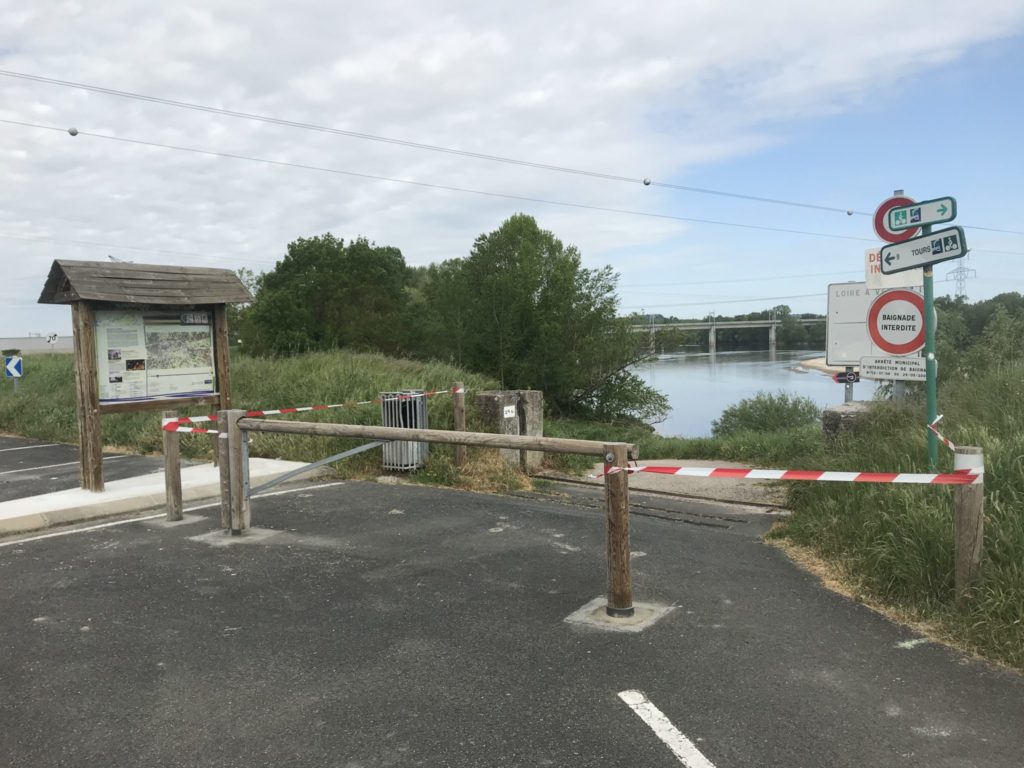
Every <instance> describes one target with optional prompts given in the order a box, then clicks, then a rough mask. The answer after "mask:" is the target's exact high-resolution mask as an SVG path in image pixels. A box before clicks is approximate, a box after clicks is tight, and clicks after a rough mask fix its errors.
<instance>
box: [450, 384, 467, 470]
mask: <svg viewBox="0 0 1024 768" xmlns="http://www.w3.org/2000/svg"><path fill="white" fill-rule="evenodd" d="M452 413H453V414H454V418H453V422H454V423H453V425H452V426H453V427H454V428H455V431H456V432H465V431H466V388H465V387H464V386H463V385H462V382H461V381H456V382H455V386H454V387H453V388H452ZM465 465H466V446H464V445H456V446H455V466H456V467H463V466H465Z"/></svg>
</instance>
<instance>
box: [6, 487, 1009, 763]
mask: <svg viewBox="0 0 1024 768" xmlns="http://www.w3.org/2000/svg"><path fill="white" fill-rule="evenodd" d="M638 501H641V500H640V499H638ZM642 501H643V502H644V506H642V507H641V506H639V505H638V507H637V512H638V513H639V514H636V515H635V516H634V518H633V541H632V549H633V551H634V553H635V554H634V560H633V563H634V582H635V592H636V597H637V599H640V600H647V601H657V602H662V603H666V604H673V605H675V606H676V608H675V610H674V611H672V612H671V613H670V614H669V615H668V616H667V617H666V618H664V619H662V620H661V622H659V623H658V624H656V625H655V626H654V627H652V628H651V629H649V630H647V631H646V632H644V633H642V634H637V635H628V634H616V633H608V632H601V631H598V630H594V629H589V628H584V627H578V626H572V625H569V624H566V623H565V622H564V618H565V617H566V616H567V615H568V614H570V613H571V612H572V611H574V610H576V609H577V608H579V607H580V606H582V605H583V604H584V603H586V602H588V601H590V600H592V599H593V598H595V597H597V596H599V595H601V594H602V593H603V591H604V586H605V560H604V558H605V542H604V532H603V517H602V515H601V513H600V511H599V509H594V508H590V507H589V506H588V505H593V504H594V499H593V497H588V496H587V493H586V492H585V491H577V492H574V494H573V495H572V496H570V497H566V498H564V499H561V500H560V501H558V502H552V501H549V500H545V499H542V498H537V497H516V498H502V497H495V496H485V495H478V494H471V493H463V492H457V491H446V490H436V489H430V488H422V487H415V486H397V487H396V486H385V485H377V484H373V483H345V484H340V485H334V486H330V487H318V488H302V489H298V490H296V491H293V492H290V493H286V494H283V495H278V496H273V497H268V498H264V499H257V500H256V501H255V502H254V505H253V515H254V521H255V523H256V524H257V525H259V526H261V527H264V528H269V529H272V530H273V531H276V533H272V535H270V536H268V537H265V538H258V539H257V538H255V537H253V538H252V539H250V540H249V541H248V543H246V542H242V543H230V544H228V545H225V542H226V541H231V537H225V536H223V535H222V534H220V533H219V532H214V529H215V527H216V522H215V515H216V510H214V509H211V510H207V511H206V512H204V514H205V515H206V516H205V517H202V518H200V519H196V520H193V521H192V522H187V523H185V524H183V525H176V526H173V527H166V526H164V525H162V524H160V523H159V522H158V521H146V522H132V523H128V524H120V525H115V526H111V527H104V528H98V529H94V530H87V531H82V532H77V533H72V534H69V535H58V536H51V537H50V538H44V539H37V540H28V541H25V540H22V541H18V542H15V543H13V544H8V545H4V546H0V691H2V695H0V764H2V765H10V766H18V767H19V768H32V767H33V766H39V767H40V768H42V766H47V767H48V768H49V767H50V766H86V765H90V766H91V765H103V766H110V767H116V766H125V767H126V768H127V767H128V766H132V768H134V767H135V766H140V765H145V766H182V765H189V766H221V767H228V766H245V767H246V768H251V767H252V766H255V765H268V766H271V765H272V766H279V765H280V766H284V765H287V766H297V767H301V768H305V767H306V766H343V767H345V768H359V767H367V768H368V767H370V766H374V767H376V766H416V765H423V766H545V765H547V766H651V767H652V768H670V767H672V766H676V767H678V766H679V765H685V764H689V765H691V766H694V768H695V767H696V766H697V765H699V763H697V762H695V760H696V758H694V757H693V753H692V752H689V753H687V754H689V755H690V758H689V763H687V762H684V761H681V760H680V758H678V757H677V756H676V755H675V754H673V752H672V751H671V750H670V748H669V747H668V746H667V745H666V743H665V742H664V741H663V740H662V738H660V737H659V735H658V733H660V734H661V736H662V737H665V738H667V739H669V740H672V739H673V738H676V737H675V736H674V735H673V730H674V729H677V731H678V733H679V734H682V736H683V737H685V738H686V739H688V742H687V743H689V744H690V746H691V747H692V748H693V749H694V750H698V751H699V752H700V753H701V754H702V755H703V757H704V759H706V760H707V761H709V764H711V765H713V766H716V767H717V768H752V767H754V766H758V767H768V766H779V768H800V767H801V766H806V767H807V768H822V767H823V766H830V767H835V768H843V767H846V766H849V767H851V768H852V767H854V766H856V768H864V767H865V766H897V765H898V766H921V767H924V766H927V767H928V768H951V767H952V766H985V767H986V768H1010V767H1011V766H1012V767H1013V768H1020V766H1021V765H1022V760H1024V758H1022V757H1021V756H1022V755H1024V733H1022V730H1021V725H1022V723H1024V681H1022V679H1021V678H1020V677H1018V676H1016V675H1014V674H1011V673H1008V672H1005V671H1001V670H999V669H996V668H993V667H991V666H988V665H986V664H983V663H980V662H976V661H973V660H970V659H967V658H965V657H963V656H961V655H960V654H958V653H956V652H954V651H951V650H948V649H946V648H944V647H941V646H938V645H934V644H930V643H917V644H915V643H913V642H908V641H913V640H914V639H915V635H914V634H913V633H911V632H909V631H907V630H905V629H902V628H900V627H897V626H895V625H893V624H891V623H889V622H888V621H886V620H885V619H883V618H881V617H879V616H877V615H875V614H874V613H872V612H870V611H869V610H867V609H866V608H864V607H862V606H860V605H858V604H855V603H853V602H851V601H849V600H847V599H845V598H843V597H840V596H838V595H835V594H832V593H830V592H828V591H826V590H824V589H822V588H821V587H820V586H819V585H818V584H817V582H816V581H815V580H814V579H813V578H812V577H810V576H809V575H807V574H805V573H803V572H801V571H799V570H798V569H796V568H795V567H794V566H792V565H791V564H790V563H789V562H788V561H787V560H786V558H785V557H784V556H783V555H782V554H781V553H780V552H778V551H777V550H775V549H773V548H771V547H769V546H767V545H765V544H763V543H762V542H761V541H760V538H759V537H760V535H761V534H762V533H763V531H764V530H765V529H766V528H767V526H768V525H769V524H770V519H768V518H766V517H765V516H763V515H756V514H751V515H744V514H738V513H737V512H736V510H735V509H733V508H728V507H713V506H708V505H696V504H685V503H684V504H678V503H674V502H671V501H669V500H666V499H657V500H650V499H648V500H642ZM210 532H213V533H212V534H210ZM203 534H210V535H206V536H203ZM236 541H237V540H236ZM625 691H641V692H643V694H645V695H646V697H647V699H648V700H649V702H650V703H651V704H652V705H653V706H655V707H657V709H658V710H660V712H661V713H663V715H664V718H666V721H665V722H670V724H671V725H669V726H665V723H664V722H660V721H654V725H655V727H652V726H651V725H649V724H648V723H646V722H644V721H643V720H642V719H641V718H640V717H639V716H638V715H637V714H636V713H635V712H634V711H633V710H632V709H631V708H630V707H629V706H627V704H626V702H624V701H623V699H622V698H620V696H619V694H620V693H623V692H625ZM627 698H628V696H627ZM656 731H657V733H656Z"/></svg>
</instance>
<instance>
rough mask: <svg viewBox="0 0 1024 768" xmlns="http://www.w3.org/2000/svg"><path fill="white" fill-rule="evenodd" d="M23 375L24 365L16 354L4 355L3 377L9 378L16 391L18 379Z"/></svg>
mask: <svg viewBox="0 0 1024 768" xmlns="http://www.w3.org/2000/svg"><path fill="white" fill-rule="evenodd" d="M23 375H24V365H23V363H22V360H21V358H20V357H18V356H17V355H10V356H4V377H5V378H8V379H11V380H12V382H13V384H14V391H15V392H17V391H18V379H20V378H21V377H22V376H23Z"/></svg>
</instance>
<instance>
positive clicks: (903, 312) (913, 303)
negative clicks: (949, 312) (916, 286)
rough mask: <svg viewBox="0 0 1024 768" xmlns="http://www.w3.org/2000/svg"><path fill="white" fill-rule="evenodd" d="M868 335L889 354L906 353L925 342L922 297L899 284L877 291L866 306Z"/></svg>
mask: <svg viewBox="0 0 1024 768" xmlns="http://www.w3.org/2000/svg"><path fill="white" fill-rule="evenodd" d="M868 335H869V336H870V337H871V341H872V342H873V343H874V345H875V346H876V347H878V348H879V349H881V350H882V351H883V352H888V353H889V354H890V355H909V354H912V353H914V352H917V351H918V350H919V349H921V347H923V346H924V297H923V296H922V295H921V294H919V293H915V292H914V291H907V290H904V289H902V288H899V289H896V290H893V291H886V292H885V293H883V294H880V295H879V296H878V298H876V299H875V300H874V301H873V302H871V308H870V309H868Z"/></svg>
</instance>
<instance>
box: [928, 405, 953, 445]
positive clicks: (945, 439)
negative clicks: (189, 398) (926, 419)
mask: <svg viewBox="0 0 1024 768" xmlns="http://www.w3.org/2000/svg"><path fill="white" fill-rule="evenodd" d="M940 421H942V414H941V413H940V414H939V415H938V416H936V417H935V421H933V422H932V423H931V424H929V425H928V429H930V430H931V431H932V432H934V433H935V435H936V436H937V437H938V438H939V440H941V441H942V444H943V445H945V446H946V447H947V448H949V450H951V451H953V453H956V446H955V445H953V441H952V440H950V439H949V438H948V437H946V436H945V435H943V434H942V433H941V432H939V430H938V429H937V428H936V427H935V425H936V424H938V423H939V422H940Z"/></svg>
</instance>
